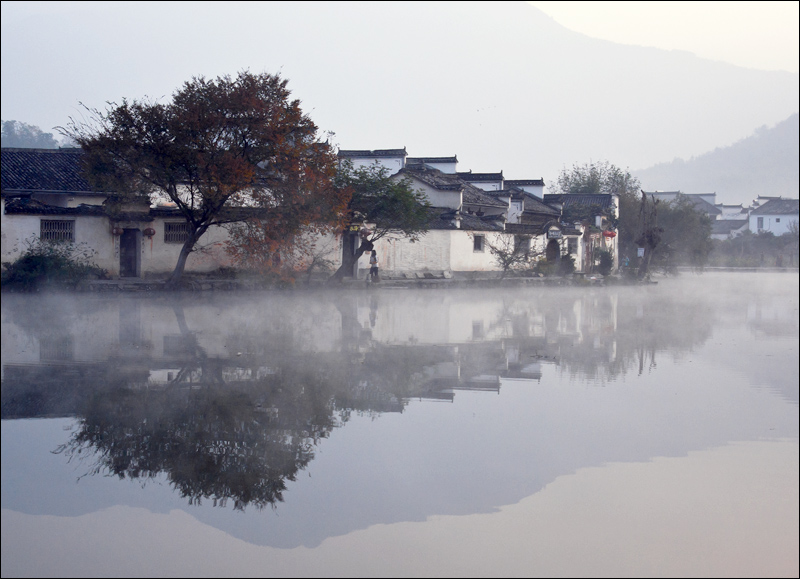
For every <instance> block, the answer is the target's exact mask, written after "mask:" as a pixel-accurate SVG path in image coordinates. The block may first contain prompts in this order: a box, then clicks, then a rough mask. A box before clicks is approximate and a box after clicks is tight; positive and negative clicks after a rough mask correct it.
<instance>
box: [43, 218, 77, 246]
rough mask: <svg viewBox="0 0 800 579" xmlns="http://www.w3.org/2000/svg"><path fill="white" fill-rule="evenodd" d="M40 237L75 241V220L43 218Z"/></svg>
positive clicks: (47, 239) (49, 239)
mask: <svg viewBox="0 0 800 579" xmlns="http://www.w3.org/2000/svg"><path fill="white" fill-rule="evenodd" d="M39 239H42V240H45V241H75V220H74V219H73V220H66V219H42V220H41V222H40V230H39Z"/></svg>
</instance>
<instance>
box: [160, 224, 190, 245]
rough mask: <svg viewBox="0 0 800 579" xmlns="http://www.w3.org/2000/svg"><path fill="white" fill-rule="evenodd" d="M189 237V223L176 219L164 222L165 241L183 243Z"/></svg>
mask: <svg viewBox="0 0 800 579" xmlns="http://www.w3.org/2000/svg"><path fill="white" fill-rule="evenodd" d="M187 239H189V223H187V222H186V221H174V222H167V223H164V243H183V242H184V241H186V240H187Z"/></svg>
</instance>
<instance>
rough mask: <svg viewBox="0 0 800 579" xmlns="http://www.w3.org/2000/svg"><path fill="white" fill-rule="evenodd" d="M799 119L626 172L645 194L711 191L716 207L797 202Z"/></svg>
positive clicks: (798, 189) (798, 185)
mask: <svg viewBox="0 0 800 579" xmlns="http://www.w3.org/2000/svg"><path fill="white" fill-rule="evenodd" d="M798 143H800V115H798V114H793V115H792V116H790V117H789V118H788V119H786V120H785V121H782V122H780V123H778V124H777V125H775V126H774V127H772V128H767V127H766V126H763V127H761V128H759V129H757V130H756V132H755V133H754V134H753V135H751V136H750V137H747V138H745V139H742V140H741V141H738V142H736V143H734V144H733V145H730V146H729V147H719V148H716V149H714V150H713V151H711V152H709V153H705V154H703V155H700V156H699V157H692V158H691V159H689V160H688V161H684V160H683V159H675V160H674V161H672V162H671V163H660V164H658V165H655V166H653V167H650V168H649V169H643V170H640V171H632V173H633V174H634V175H635V176H636V177H638V178H639V180H640V181H641V183H642V187H643V188H644V189H645V190H646V191H655V190H662V191H674V190H680V191H683V192H684V193H716V194H717V203H727V204H732V205H735V204H738V203H744V204H745V205H746V204H748V203H749V202H750V201H752V200H753V199H755V198H756V197H757V196H758V195H765V196H783V197H791V198H794V199H797V198H798V192H799V191H800V169H799V166H800V161H798V159H800V145H798Z"/></svg>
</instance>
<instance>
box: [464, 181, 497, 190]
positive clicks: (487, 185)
mask: <svg viewBox="0 0 800 579" xmlns="http://www.w3.org/2000/svg"><path fill="white" fill-rule="evenodd" d="M464 180H465V181H467V183H469V184H470V185H473V186H475V187H477V188H478V189H482V190H484V191H500V189H502V188H503V182H502V181H469V180H467V179H464Z"/></svg>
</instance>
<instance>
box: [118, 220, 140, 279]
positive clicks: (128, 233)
mask: <svg viewBox="0 0 800 579" xmlns="http://www.w3.org/2000/svg"><path fill="white" fill-rule="evenodd" d="M141 235H142V232H141V231H139V230H138V229H123V230H122V235H121V236H120V239H119V277H139V273H140V272H139V264H140V261H139V255H140V253H141V252H140V251H139V247H140V245H141Z"/></svg>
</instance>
